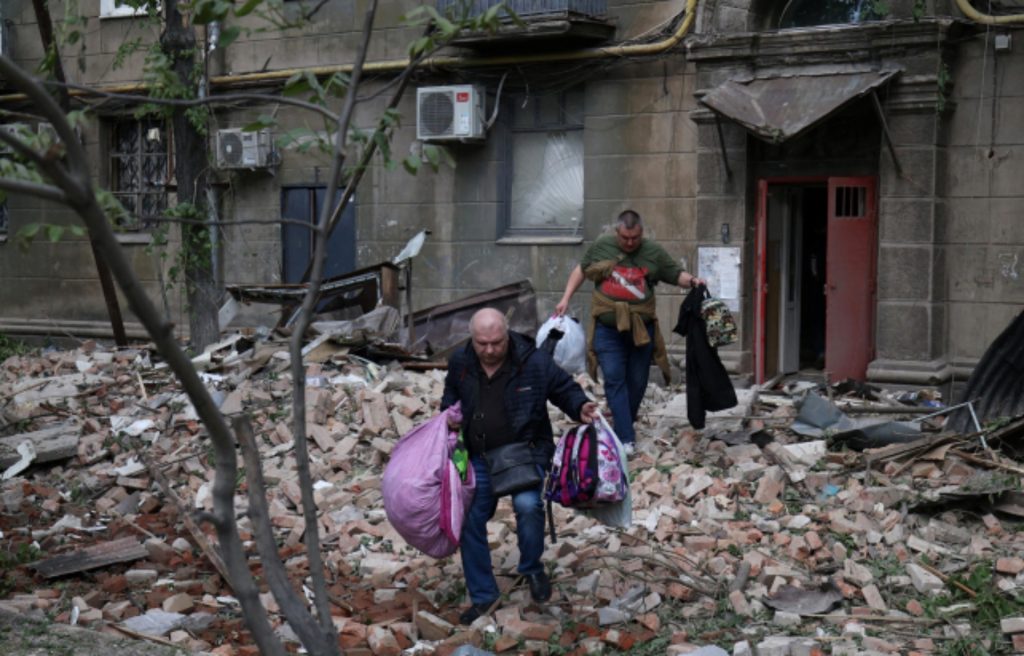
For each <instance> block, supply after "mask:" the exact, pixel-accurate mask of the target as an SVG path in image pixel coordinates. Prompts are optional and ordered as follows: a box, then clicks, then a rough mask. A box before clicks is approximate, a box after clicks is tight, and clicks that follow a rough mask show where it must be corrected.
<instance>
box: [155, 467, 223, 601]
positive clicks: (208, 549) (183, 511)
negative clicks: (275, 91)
mask: <svg viewBox="0 0 1024 656" xmlns="http://www.w3.org/2000/svg"><path fill="white" fill-rule="evenodd" d="M139 458H140V459H141V460H142V462H143V464H144V465H146V469H147V470H149V475H150V476H152V477H153V480H154V481H156V484H157V485H158V486H159V487H160V489H161V490H162V491H163V493H164V495H165V496H166V497H167V498H168V499H170V501H171V503H173V504H174V506H175V508H177V510H178V516H179V517H181V520H182V522H184V524H185V528H186V529H188V532H189V533H190V534H191V535H192V539H193V540H195V542H196V544H197V545H198V546H199V549H200V550H201V551H202V552H203V554H204V555H205V556H206V558H207V559H208V560H209V561H210V564H212V565H213V566H214V567H215V568H216V569H217V572H218V573H219V574H220V575H221V577H222V578H223V579H224V580H225V581H231V579H230V578H229V577H228V575H227V573H228V569H227V566H226V565H225V564H224V561H223V560H222V559H221V557H220V554H219V553H217V550H216V549H214V548H213V546H212V545H211V544H210V541H209V540H208V539H207V538H206V534H205V533H203V532H202V530H201V529H200V528H199V525H198V524H196V521H195V520H194V519H193V518H192V513H191V512H190V511H189V507H188V504H186V503H185V502H184V501H182V499H181V497H179V496H178V493H177V492H175V491H174V488H173V487H172V486H171V482H170V481H169V480H167V476H166V475H165V474H164V473H163V471H161V470H160V468H159V467H157V466H156V465H155V463H153V461H151V460H150V459H149V457H148V455H147V454H146V453H144V452H141V451H140V452H139Z"/></svg>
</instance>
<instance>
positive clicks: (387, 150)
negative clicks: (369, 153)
mask: <svg viewBox="0 0 1024 656" xmlns="http://www.w3.org/2000/svg"><path fill="white" fill-rule="evenodd" d="M373 142H374V143H375V144H376V145H377V150H379V151H380V155H381V157H383V158H384V160H385V161H387V160H388V159H389V158H390V157H391V142H390V141H389V140H388V137H387V135H386V134H384V133H383V132H380V131H377V132H374V133H373Z"/></svg>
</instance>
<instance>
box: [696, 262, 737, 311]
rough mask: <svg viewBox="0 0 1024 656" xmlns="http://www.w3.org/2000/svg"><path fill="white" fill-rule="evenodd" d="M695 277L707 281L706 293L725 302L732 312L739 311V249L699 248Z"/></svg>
mask: <svg viewBox="0 0 1024 656" xmlns="http://www.w3.org/2000/svg"><path fill="white" fill-rule="evenodd" d="M697 265H698V266H697V275H698V276H699V277H701V278H703V279H704V280H707V281H708V291H710V292H711V295H712V296H714V297H715V298H720V299H722V300H723V301H725V304H726V305H727V306H728V307H729V309H730V310H732V311H733V312H739V311H740V247H739V246H700V247H698V248H697Z"/></svg>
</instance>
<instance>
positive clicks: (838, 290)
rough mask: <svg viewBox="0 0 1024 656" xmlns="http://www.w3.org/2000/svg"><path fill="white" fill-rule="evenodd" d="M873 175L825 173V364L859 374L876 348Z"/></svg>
mask: <svg viewBox="0 0 1024 656" xmlns="http://www.w3.org/2000/svg"><path fill="white" fill-rule="evenodd" d="M875 217H876V209H875V179H874V178H829V180H828V246H827V255H826V283H825V287H826V289H825V370H826V371H827V372H828V375H829V380H830V381H833V382H835V381H838V380H844V379H846V378H855V379H858V380H863V379H864V377H865V374H866V373H867V369H868V363H869V362H871V360H872V359H873V358H874V350H875V335H874V326H875V314H874V313H875V250H876V245H875V223H876V218H875Z"/></svg>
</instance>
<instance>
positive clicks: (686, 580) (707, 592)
mask: <svg viewBox="0 0 1024 656" xmlns="http://www.w3.org/2000/svg"><path fill="white" fill-rule="evenodd" d="M597 558H598V560H609V559H618V560H622V557H621V556H617V555H613V554H603V555H600V556H598V557H597ZM629 558H630V559H636V560H641V561H645V562H649V563H653V564H655V565H658V566H661V567H665V568H667V569H670V570H672V571H673V572H674V574H675V575H676V577H677V578H671V577H666V576H658V577H655V576H652V575H649V574H647V573H646V572H644V573H641V572H630V571H628V570H626V569H623V568H622V567H620V566H618V565H605V566H606V567H608V568H609V569H614V570H616V571H619V572H620V573H622V575H623V576H625V577H626V578H630V577H632V578H638V579H641V580H644V581H647V582H648V583H665V582H667V583H682V584H683V585H685V586H686V587H688V588H690V589H692V590H694V591H695V592H698V593H700V594H702V595H704V596H705V597H711V598H712V599H714V598H716V597H717V595H716V594H715V593H714V592H712V590H713V589H714V588H715V587H716V586H715V585H714V584H712V583H709V582H707V581H702V580H700V579H699V578H698V577H696V576H694V575H693V574H690V573H689V572H687V571H685V570H684V569H683V568H681V567H679V566H678V565H676V564H675V563H672V562H665V561H663V560H659V559H658V558H654V557H652V556H646V555H643V554H630V555H629Z"/></svg>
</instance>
